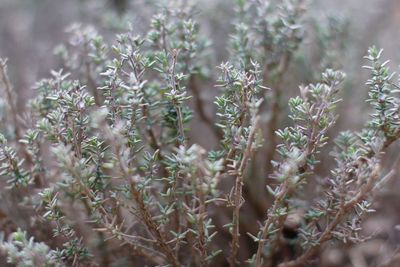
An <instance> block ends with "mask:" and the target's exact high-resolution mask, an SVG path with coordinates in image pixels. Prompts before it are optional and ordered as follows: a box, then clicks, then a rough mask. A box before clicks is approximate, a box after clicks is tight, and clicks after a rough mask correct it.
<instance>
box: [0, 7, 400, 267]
mask: <svg viewBox="0 0 400 267" xmlns="http://www.w3.org/2000/svg"><path fill="white" fill-rule="evenodd" d="M114 2H116V3H117V2H118V1H114ZM124 3H125V2H124ZM124 6H125V4H124ZM235 10H236V11H235V12H236V13H235V22H234V27H233V28H234V29H233V33H232V35H231V37H230V45H229V60H228V61H227V62H224V63H222V64H220V65H219V67H218V68H217V72H218V78H215V77H214V75H213V73H214V71H213V68H212V67H210V65H209V62H210V61H208V60H207V53H209V51H208V47H209V45H210V42H209V41H208V40H207V38H205V37H204V36H203V33H202V32H201V31H200V29H199V23H197V22H196V21H195V14H196V12H195V11H196V8H195V7H194V6H192V5H186V4H184V3H183V4H176V3H175V2H174V3H171V4H170V6H168V7H163V8H161V9H160V10H158V12H157V13H156V14H155V15H154V16H153V18H152V19H151V22H150V25H149V31H148V32H147V33H145V34H137V33H136V32H135V30H134V27H135V25H132V26H131V28H130V29H129V30H127V31H126V32H125V33H119V34H117V35H116V36H115V39H114V41H112V42H107V41H106V39H105V38H103V37H102V36H101V35H100V34H99V33H98V32H97V31H96V30H95V28H94V27H90V26H84V25H77V24H75V25H73V26H72V27H70V28H69V31H68V32H69V34H70V35H71V39H70V40H69V41H68V42H67V43H66V44H64V45H61V46H59V47H57V48H56V50H55V51H56V54H57V55H58V56H59V57H60V59H61V61H62V64H63V68H60V69H59V70H52V71H50V74H49V78H46V79H43V80H41V81H39V82H38V83H37V84H36V85H35V86H34V90H35V97H34V98H32V99H30V100H29V101H28V103H27V105H26V107H25V109H24V110H25V113H24V114H22V113H20V112H18V110H19V108H18V106H17V102H16V94H15V92H14V90H13V87H12V83H11V82H10V79H9V76H8V71H7V61H6V60H1V61H0V81H1V86H0V88H1V90H2V91H1V92H2V96H3V97H4V98H5V99H6V100H7V101H6V105H5V111H4V112H5V116H3V117H2V120H1V131H2V135H1V137H0V162H1V165H0V176H1V178H2V179H3V182H4V183H3V184H4V185H6V186H4V187H3V189H2V194H1V198H2V200H4V201H7V200H9V201H11V200H12V201H13V203H14V205H15V209H16V210H18V211H19V212H20V213H21V214H24V218H23V220H25V223H21V222H20V220H15V217H12V216H11V215H9V214H8V213H7V211H2V210H0V211H1V213H0V215H2V216H3V213H4V217H10V218H9V219H10V221H11V224H12V228H13V229H14V231H13V232H12V233H4V234H5V235H7V237H6V238H3V239H2V241H1V243H0V250H1V252H2V253H3V254H4V255H5V256H6V259H7V262H8V263H10V264H14V265H16V266H223V265H224V264H229V265H230V266H244V265H246V264H247V265H249V266H257V267H259V266H281V267H289V266H293V267H294V266H309V265H310V264H312V261H313V260H315V259H316V258H317V257H318V255H319V253H320V252H321V251H322V250H323V249H325V248H326V247H329V246H330V245H331V244H332V243H334V241H336V242H351V243H357V242H362V241H364V237H363V236H362V233H361V230H362V225H361V223H362V220H363V218H364V217H365V216H367V214H368V213H370V212H373V211H374V210H373V208H372V206H373V197H374V195H375V194H376V193H378V192H379V190H380V189H381V188H382V187H383V186H384V183H385V182H386V181H387V180H388V179H389V178H390V177H392V176H393V175H395V171H394V170H391V169H389V170H388V169H387V167H385V165H383V156H384V153H385V151H386V150H387V149H388V148H389V146H391V145H393V144H394V143H395V142H396V141H397V139H399V138H400V121H399V116H400V114H399V103H400V99H399V96H398V92H399V88H400V85H399V84H398V82H397V81H395V80H394V74H393V73H391V71H390V70H389V68H388V67H387V65H388V61H385V62H382V59H381V58H382V50H379V49H377V48H375V47H371V48H370V49H369V50H368V55H367V56H366V60H367V61H368V62H369V64H368V65H367V66H366V67H365V68H366V69H368V70H369V71H370V78H369V79H368V81H367V86H368V99H367V102H368V103H369V104H370V105H371V109H372V112H371V115H370V118H369V120H368V121H367V122H366V123H365V127H364V128H363V129H361V130H359V131H356V132H353V131H344V132H341V133H339V134H338V136H337V137H336V138H335V139H334V140H333V141H332V140H331V138H330V137H331V133H330V131H331V129H332V127H333V126H334V124H335V123H336V121H337V120H338V116H337V113H336V110H337V107H338V106H339V105H340V101H341V88H342V82H343V80H344V79H345V77H346V75H345V74H344V73H343V72H342V71H339V70H334V69H332V68H329V66H332V65H333V66H336V65H338V64H337V62H327V61H326V60H328V59H330V58H331V57H334V56H333V55H334V53H331V54H329V56H324V57H323V60H322V66H328V68H327V69H326V70H324V71H323V73H322V75H321V77H320V78H318V79H317V80H316V81H315V82H314V83H311V84H309V85H306V86H304V85H301V86H300V87H299V93H298V96H295V97H292V98H290V99H289V100H288V101H287V105H288V107H289V111H290V114H289V116H288V117H289V118H290V125H287V126H286V127H282V128H280V125H281V121H280V119H281V117H283V116H282V113H284V109H283V107H284V105H286V102H285V101H284V86H285V83H284V81H285V78H286V75H287V74H288V73H289V65H290V64H291V61H292V59H293V57H294V56H295V54H296V53H297V50H298V49H299V47H300V45H301V43H302V42H303V40H304V33H305V30H306V29H305V28H304V27H303V15H304V13H305V11H306V6H305V3H304V2H303V1H301V0H293V1H284V2H282V3H280V2H279V3H278V1H272V2H271V3H270V2H268V1H258V0H248V1H245V0H237V1H235ZM121 12H122V11H121ZM329 41H332V40H327V43H326V44H325V46H327V47H331V45H329V44H330V43H329ZM333 60H334V59H332V61H333ZM215 76H217V75H215ZM214 78H215V80H213V79H214ZM205 79H209V80H210V79H211V80H213V83H214V84H215V88H216V90H217V91H218V92H217V96H216V97H215V98H214V101H213V103H214V105H215V108H216V110H217V112H216V116H215V118H214V117H211V116H210V115H209V114H208V113H207V109H206V103H205V102H206V100H205V99H204V98H203V96H204V95H203V94H202V93H201V92H200V91H199V90H200V89H201V88H202V87H201V86H199V83H201V81H203V80H205ZM284 102H285V103H284ZM194 118H195V119H194ZM196 118H197V120H201V121H202V123H205V125H207V126H208V127H209V130H210V133H211V134H212V135H214V136H215V137H216V138H217V139H218V144H216V146H215V148H214V149H205V148H203V147H202V146H201V145H199V144H197V143H196V142H194V141H193V140H192V139H191V137H192V132H191V126H192V125H193V124H194V123H198V121H196ZM278 140H280V141H279V142H278ZM330 142H333V143H334V144H335V147H334V149H333V151H332V152H331V154H330V155H331V158H332V161H334V162H335V164H336V166H335V167H334V168H333V169H332V170H331V172H330V175H329V177H326V178H325V179H320V177H319V174H318V172H317V167H318V166H321V165H322V164H324V162H321V160H320V158H321V157H320V154H321V153H328V152H327V151H326V147H325V146H326V145H327V144H329V143H330ZM328 147H329V146H328ZM327 166H330V165H329V164H327ZM321 180H322V181H321ZM310 183H311V184H312V183H319V184H320V187H321V188H322V189H321V190H315V191H313V194H311V195H309V196H306V195H305V192H307V190H308V186H309V184H310ZM260 188H261V190H260ZM21 228H22V229H23V230H21ZM50 229H51V230H50ZM365 238H366V237H365ZM288 251H289V252H288Z"/></svg>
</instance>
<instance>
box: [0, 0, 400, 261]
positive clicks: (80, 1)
mask: <svg viewBox="0 0 400 267" xmlns="http://www.w3.org/2000/svg"><path fill="white" fill-rule="evenodd" d="M232 1H233V0H197V2H198V10H199V14H198V21H199V23H200V26H201V31H202V32H203V33H204V35H205V36H207V38H209V39H210V41H211V47H210V51H209V53H210V55H211V56H210V58H211V60H212V64H213V65H218V64H219V63H220V62H222V61H226V60H227V59H228V56H229V53H228V50H227V43H228V39H229V35H230V33H231V32H232V23H233V21H232V16H233V14H234V11H233V5H232ZM162 3H163V1H161V0H158V1H157V0H148V1H146V0H130V1H129V0H0V57H6V58H8V59H9V72H10V76H11V80H12V82H13V84H14V87H15V90H16V91H17V93H18V103H19V107H20V111H19V112H20V113H21V114H22V113H23V109H24V104H25V103H26V102H27V100H28V99H29V98H30V97H32V95H34V90H32V87H33V86H34V84H35V82H36V81H38V80H39V79H41V78H44V77H48V76H49V71H50V70H51V69H57V68H58V67H59V66H60V60H59V58H58V57H57V56H55V55H54V48H55V47H57V45H59V44H61V43H63V42H66V41H67V40H68V33H67V32H66V29H67V28H68V27H69V26H70V25H71V24H72V23H77V22H78V23H82V24H89V25H93V26H94V27H95V28H96V29H97V30H98V31H99V32H100V33H101V34H102V35H104V37H105V39H106V40H107V41H108V42H109V43H113V38H114V37H113V36H114V34H115V33H118V32H121V31H124V30H125V29H126V28H127V24H128V22H130V23H131V25H132V28H133V30H134V31H137V32H138V33H143V32H145V31H146V29H147V28H148V25H149V21H150V19H151V16H152V14H153V13H154V9H153V8H151V7H152V6H153V5H158V4H162ZM329 23H336V24H334V26H333V30H334V31H335V30H337V32H336V35H334V37H333V38H337V40H336V41H337V42H336V43H337V45H336V46H335V47H334V49H335V51H334V52H335V56H336V57H335V60H337V65H339V66H341V67H342V69H343V70H344V71H345V72H346V73H347V78H346V83H345V85H344V87H345V88H344V91H343V95H342V97H343V99H344V101H343V102H342V103H341V104H340V108H339V113H340V119H339V122H338V124H337V125H336V126H335V129H334V130H333V131H332V132H331V133H330V135H331V136H332V137H334V136H335V135H337V133H338V131H341V130H345V129H350V130H357V129H360V128H361V127H362V125H363V123H364V122H365V121H366V119H367V118H368V117H367V116H368V109H369V107H368V105H367V104H366V103H365V98H366V96H367V90H366V86H365V81H366V79H367V78H368V71H366V70H363V69H362V68H361V66H362V65H363V64H364V63H365V62H364V60H363V56H364V55H365V54H366V51H367V50H368V47H369V46H371V45H376V46H377V47H381V48H383V49H384V58H385V59H391V63H390V64H391V67H392V69H393V70H394V71H397V70H398V69H399V67H398V64H400V52H399V51H400V49H399V48H400V1H399V0H335V1H332V0H313V1H310V6H309V10H308V11H307V15H306V17H305V20H304V24H305V28H306V34H307V35H306V36H307V37H306V41H305V42H304V44H303V45H302V47H301V48H300V49H299V52H298V53H297V55H296V57H295V60H293V62H292V64H291V66H290V69H289V72H288V75H287V77H285V92H286V93H285V97H287V98H289V97H290V96H291V95H294V94H297V92H298V89H297V87H298V85H300V84H303V83H308V82H311V81H313V80H314V79H315V74H316V73H318V72H319V70H320V60H319V58H320V56H321V55H320V53H321V52H320V50H321V49H320V43H319V35H318V32H319V30H318V29H320V28H321V29H324V28H327V27H329V25H330V24H329ZM335 27H338V28H337V29H336V28H335ZM328 49H330V48H328ZM332 49H333V48H332ZM201 87H202V97H203V99H204V101H205V102H206V103H207V108H206V112H207V113H208V114H209V115H210V116H213V114H214V113H215V109H214V106H213V96H214V95H215V94H217V91H216V89H215V88H214V86H213V81H210V82H209V83H205V84H202V86H201ZM214 115H215V114H214ZM282 117H284V116H282ZM287 123H288V122H287V121H286V120H285V119H284V118H283V119H282V122H281V124H282V125H287ZM192 124H193V129H194V131H192V132H193V134H192V136H191V140H192V142H197V143H200V144H201V145H202V146H204V147H206V148H212V147H215V146H216V142H215V140H214V137H213V135H212V133H211V132H210V130H209V128H207V127H205V126H204V125H202V122H201V121H196V119H195V120H194V122H193V123H192ZM213 140H214V141H213ZM398 148H399V147H398V146H397V147H395V148H394V149H393V150H392V151H389V152H388V154H387V155H386V156H387V157H394V158H395V157H396V156H397V154H398ZM328 150H329V148H327V150H326V153H323V154H322V158H323V159H324V158H325V162H328V163H325V164H324V165H322V166H321V167H320V170H319V171H318V172H319V174H320V175H321V176H323V175H327V174H328V170H329V169H330V167H331V166H330V163H329V154H328V152H327V151H328ZM397 173H400V172H397ZM399 179H400V177H394V178H393V179H392V180H391V181H390V182H389V183H390V184H389V186H388V187H387V189H385V190H384V191H383V192H381V193H380V194H379V196H377V197H378V201H377V202H376V204H375V205H376V207H375V208H376V209H377V210H378V212H377V213H375V214H374V215H372V216H371V217H370V219H368V220H367V221H366V222H365V227H364V228H365V233H366V234H372V235H374V237H375V238H374V239H373V240H371V241H366V242H364V243H363V244H361V245H358V246H350V245H349V246H348V247H346V246H345V247H344V248H343V247H340V248H339V247H337V248H335V247H333V248H332V249H329V250H327V251H326V252H325V254H324V255H323V256H322V257H324V258H323V262H324V264H325V265H324V266H345V265H343V263H344V262H346V263H347V264H349V265H348V266H356V267H363V266H368V264H367V259H368V257H382V258H386V257H390V255H391V254H393V253H395V252H396V251H397V250H398V249H399V248H400V246H399V245H400V233H399V231H398V230H396V229H398V228H399V227H397V226H398V225H400V190H399V189H400V182H398V180H399ZM310 190H312V188H311V189H310ZM0 231H1V229H0Z"/></svg>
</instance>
